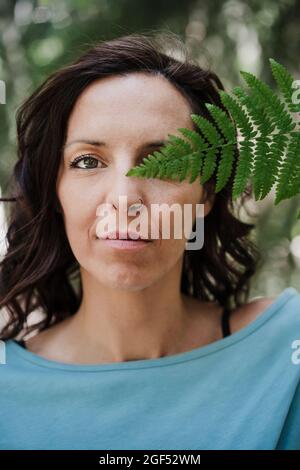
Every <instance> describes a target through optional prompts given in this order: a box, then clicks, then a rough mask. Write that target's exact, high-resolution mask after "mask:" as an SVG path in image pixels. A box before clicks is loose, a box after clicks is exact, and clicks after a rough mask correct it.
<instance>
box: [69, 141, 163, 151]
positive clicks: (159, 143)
mask: <svg viewBox="0 0 300 470" xmlns="http://www.w3.org/2000/svg"><path fill="white" fill-rule="evenodd" d="M78 143H80V144H89V145H93V146H94V147H106V146H107V144H106V143H105V142H98V141H97V140H91V139H74V140H71V142H68V143H66V144H65V145H64V146H63V149H66V148H67V147H69V146H70V145H73V144H78ZM165 143H166V140H155V141H153V142H145V143H144V144H142V145H141V147H144V148H149V147H161V146H162V145H164V144H165Z"/></svg>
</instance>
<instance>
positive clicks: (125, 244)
mask: <svg viewBox="0 0 300 470" xmlns="http://www.w3.org/2000/svg"><path fill="white" fill-rule="evenodd" d="M99 240H100V241H101V243H104V244H105V246H109V247H111V248H116V249H118V250H141V249H143V248H146V247H147V246H149V245H150V244H151V241H150V240H148V241H145V240H122V239H116V240H113V239H110V238H106V239H103V238H99Z"/></svg>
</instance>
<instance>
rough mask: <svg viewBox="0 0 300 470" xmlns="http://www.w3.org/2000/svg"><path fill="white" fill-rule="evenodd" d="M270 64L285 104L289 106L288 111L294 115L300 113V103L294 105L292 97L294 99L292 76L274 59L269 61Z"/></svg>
mask: <svg viewBox="0 0 300 470" xmlns="http://www.w3.org/2000/svg"><path fill="white" fill-rule="evenodd" d="M269 62H270V64H271V69H272V74H273V77H274V79H275V80H276V83H277V85H278V88H279V90H280V91H281V93H282V94H283V96H284V99H285V102H286V104H287V106H288V109H289V110H290V111H291V112H292V113H296V112H299V111H300V103H298V104H296V103H293V100H292V97H293V92H294V89H293V82H294V79H293V77H292V76H291V74H290V73H289V72H288V71H287V69H286V68H285V67H284V66H283V65H281V64H279V63H278V62H276V60H274V59H269Z"/></svg>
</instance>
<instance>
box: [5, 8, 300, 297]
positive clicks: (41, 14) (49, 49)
mask: <svg viewBox="0 0 300 470" xmlns="http://www.w3.org/2000/svg"><path fill="white" fill-rule="evenodd" d="M153 29H158V30H167V31H172V32H173V33H176V34H178V35H179V36H180V37H181V38H182V39H183V40H184V42H185V44H186V45H187V47H188V49H189V51H191V53H192V55H193V56H194V57H195V58H197V60H198V62H199V64H200V65H202V66H209V67H210V68H212V69H213V70H214V71H215V72H216V73H217V74H218V75H219V76H220V78H221V80H222V81H223V83H224V85H225V87H226V88H227V90H230V89H232V88H233V86H236V85H244V82H243V80H242V78H241V76H240V74H239V71H240V70H247V71H249V72H252V73H254V74H256V75H258V76H259V77H260V78H262V79H263V80H265V81H266V82H268V83H269V84H270V85H271V86H274V82H273V79H272V75H271V71H270V67H269V62H268V59H269V57H273V58H274V59H275V60H277V61H278V62H280V63H282V64H283V65H285V66H286V67H287V68H288V70H289V71H290V73H291V74H292V75H293V76H294V78H295V79H300V63H299V60H300V0H249V1H247V2H244V1H239V0H228V1H222V0H206V1H201V0H151V1H146V0H98V1H96V0H52V1H48V0H39V1H38V0H36V1H33V0H19V1H17V0H0V80H2V81H4V82H5V84H6V103H5V104H0V144H1V152H0V187H2V192H3V190H5V187H6V185H7V183H8V179H9V176H10V174H11V171H12V168H13V165H14V163H15V161H16V131H15V112H16V109H17V107H18V106H19V104H21V102H22V101H23V100H24V99H25V98H26V97H27V96H28V95H29V94H30V93H31V92H32V91H33V90H34V89H35V88H36V87H37V86H38V85H39V84H40V83H41V82H42V81H43V80H44V79H45V78H46V77H47V76H48V74H50V73H51V72H52V71H54V70H56V69H57V68H59V67H60V66H62V65H65V64H66V63H68V62H70V61H72V60H73V59H75V58H76V57H78V56H79V55H80V53H81V52H83V51H84V50H85V49H86V48H87V47H88V46H89V45H90V44H91V43H94V42H96V41H98V40H105V39H111V38H113V37H116V36H121V35H125V34H130V33H132V32H147V30H153ZM274 88H275V86H274ZM299 158H300V156H299ZM273 200H274V194H273V193H271V194H270V195H269V196H268V197H267V198H265V199H264V200H263V201H260V202H259V203H257V202H255V201H253V202H252V205H251V210H252V209H253V208H254V209H255V211H256V212H257V216H256V218H255V222H256V223H257V226H256V229H255V231H254V239H255V241H256V243H257V244H258V246H259V249H260V251H261V253H262V256H263V264H262V266H261V268H260V269H259V271H258V272H257V274H256V276H255V278H253V281H252V290H251V297H256V296H273V295H277V294H278V293H280V291H281V290H282V289H284V288H285V287H287V286H294V287H296V288H297V289H298V290H299V291H300V221H297V220H296V215H297V213H298V211H299V207H300V200H299V198H293V199H292V200H286V201H282V202H281V203H280V204H279V205H278V206H274V204H273ZM1 210H2V216H3V207H1V205H0V216H1ZM4 233H5V228H4V227H3V226H2V237H3V234H4ZM0 239H1V230H0Z"/></svg>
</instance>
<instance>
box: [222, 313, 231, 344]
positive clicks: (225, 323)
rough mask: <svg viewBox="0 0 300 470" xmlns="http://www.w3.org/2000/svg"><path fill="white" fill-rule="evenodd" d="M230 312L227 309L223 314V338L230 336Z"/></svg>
mask: <svg viewBox="0 0 300 470" xmlns="http://www.w3.org/2000/svg"><path fill="white" fill-rule="evenodd" d="M229 317H230V310H229V308H227V307H225V308H224V310H223V314H222V332H223V337H224V338H225V336H229V335H230V324H229Z"/></svg>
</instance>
